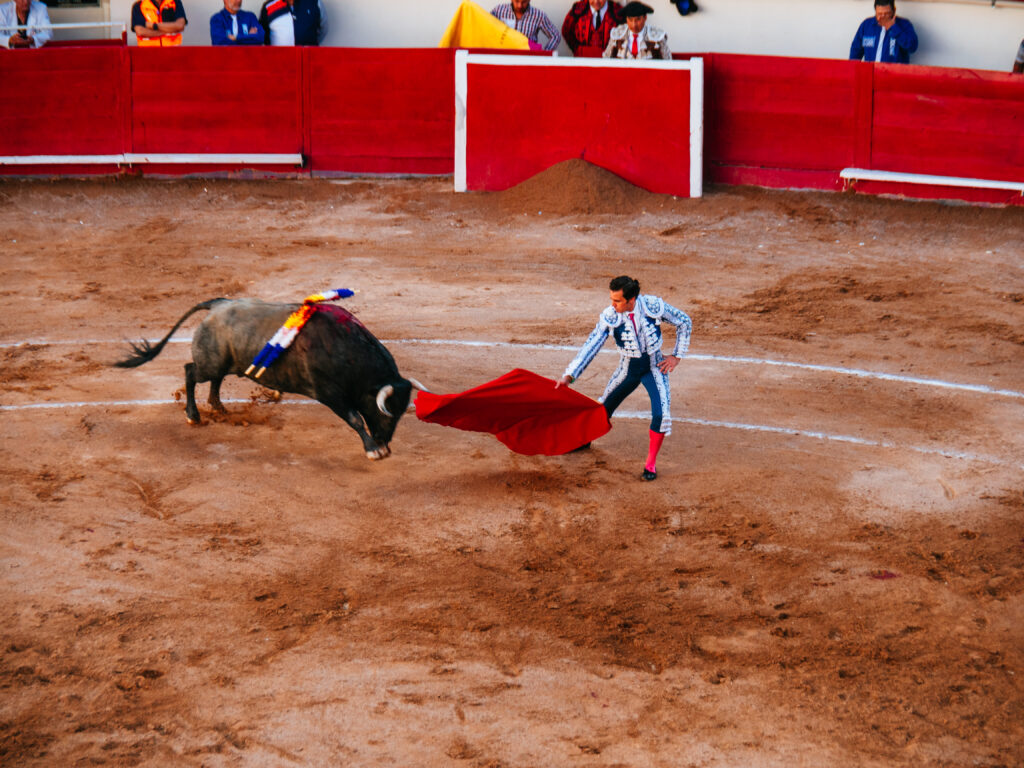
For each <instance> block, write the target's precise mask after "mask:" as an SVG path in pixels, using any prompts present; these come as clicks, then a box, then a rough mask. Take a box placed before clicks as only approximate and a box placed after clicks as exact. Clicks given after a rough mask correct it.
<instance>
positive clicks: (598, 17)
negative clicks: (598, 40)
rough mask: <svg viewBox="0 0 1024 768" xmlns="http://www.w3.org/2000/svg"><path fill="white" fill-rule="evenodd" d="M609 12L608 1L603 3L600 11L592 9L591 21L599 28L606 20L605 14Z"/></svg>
mask: <svg viewBox="0 0 1024 768" xmlns="http://www.w3.org/2000/svg"><path fill="white" fill-rule="evenodd" d="M607 12H608V3H605V4H604V5H602V6H601V10H600V11H595V10H594V9H593V8H591V9H590V23H591V24H592V25H593V27H594V29H597V28H598V26H599V25H600V24H601V22H602V21H604V15H605V14H606V13H607Z"/></svg>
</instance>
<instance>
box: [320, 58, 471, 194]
mask: <svg viewBox="0 0 1024 768" xmlns="http://www.w3.org/2000/svg"><path fill="white" fill-rule="evenodd" d="M307 55H308V57H309V77H310V88H309V109H308V114H309V123H310V129H309V131H310V142H309V157H310V162H311V167H312V171H313V172H314V173H336V172H341V173H423V174H446V173H451V172H452V170H453V159H452V157H453V154H452V153H453V151H454V141H455V139H454V136H455V118H454V114H455V109H454V106H453V99H454V97H453V89H454V79H455V75H454V71H455V70H454V66H455V51H453V50H451V49H448V48H434V49H430V48H427V49H409V50H401V49H388V50H379V49H369V48H366V49H358V48H357V49H342V48H312V49H309V50H308V51H307Z"/></svg>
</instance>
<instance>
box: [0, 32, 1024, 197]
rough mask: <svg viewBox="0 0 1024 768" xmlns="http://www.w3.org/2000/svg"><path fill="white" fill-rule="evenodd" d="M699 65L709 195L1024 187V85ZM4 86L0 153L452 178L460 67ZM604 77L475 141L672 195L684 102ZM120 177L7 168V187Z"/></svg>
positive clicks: (780, 65) (539, 103) (246, 63)
mask: <svg viewBox="0 0 1024 768" xmlns="http://www.w3.org/2000/svg"><path fill="white" fill-rule="evenodd" d="M699 55H701V56H702V58H703V59H704V65H705V71H704V77H705V100H704V104H705V125H704V135H705V146H704V158H705V168H704V171H705V179H706V180H708V181H712V182H714V181H717V182H722V183H730V184H735V183H747V184H759V185H764V186H773V187H812V188H818V189H839V188H842V182H841V180H840V179H839V171H840V170H841V169H842V168H845V167H851V166H852V167H860V168H870V169H876V170H886V171H904V172H910V173H924V174H935V175H943V176H961V177H971V178H983V179H999V180H1009V181H1024V141H1022V140H1021V136H1024V77H1019V76H1014V75H1010V74H1003V73H998V72H977V71H971V70H958V69H945V68H939V67H920V66H907V65H882V64H868V63H864V62H851V61H836V60H816V59H788V58H782V57H771V56H742V55H731V54H699ZM684 58H685V57H684ZM0 71H2V75H3V76H2V77H0V103H2V104H3V109H2V110H0V155H35V154H40V155H43V154H45V155H105V154H122V153H128V152H134V153H145V152H152V153H175V152H180V153H221V152H223V153H261V154H262V153H298V152H301V153H302V154H303V155H304V157H305V158H306V168H305V170H307V171H312V172H313V173H326V174H330V173H400V174H405V173H424V174H445V173H451V172H452V170H453V166H454V138H453V136H454V106H453V104H454V82H453V81H454V75H453V72H454V52H453V51H451V50H445V49H418V50H402V49H389V50H370V49H330V48H309V49H296V48H292V49H286V48H262V47H261V48H256V49H246V48H230V49H229V48H203V47H184V48H179V49H139V48H134V47H133V48H123V47H73V46H68V47H55V48H52V49H46V48H44V49H41V50H33V51H6V50H0ZM545 71H547V68H545ZM566 71H570V70H566ZM571 71H573V72H578V71H580V70H579V69H572V70H571ZM600 71H601V72H603V74H602V75H601V82H600V83H599V84H595V86H594V87H593V88H587V89H584V88H583V87H582V86H581V84H580V82H579V81H578V80H576V79H574V78H569V79H560V80H552V79H551V78H550V77H548V76H546V75H540V74H539V72H540V70H538V73H534V74H533V75H530V76H529V77H528V78H527V80H526V81H520V80H518V76H517V81H516V83H515V84H514V85H509V84H508V83H507V82H501V81H500V79H499V81H498V82H496V83H491V84H490V87H489V89H488V88H487V87H484V88H480V87H474V88H473V91H472V93H473V95H474V97H477V98H478V99H479V98H480V97H481V96H483V97H485V98H483V99H482V100H479V101H476V102H475V106H474V108H473V111H472V113H471V117H470V125H472V121H473V120H481V119H482V120H487V121H491V122H492V123H494V124H495V125H496V126H499V127H500V126H503V127H504V129H505V131H506V134H507V141H508V142H509V143H508V146H507V148H506V150H505V152H504V155H505V157H504V158H503V159H502V160H501V162H503V163H508V164H511V167H510V168H507V169H502V170H501V171H500V174H499V175H505V174H510V175H509V178H516V179H520V180H521V179H522V178H526V177H527V176H529V175H531V174H533V173H536V172H538V171H540V170H543V169H544V168H546V167H548V166H549V165H551V164H554V163H556V162H559V161H560V160H564V159H566V158H567V157H580V156H583V157H586V158H587V159H589V160H591V161H593V162H595V163H597V164H599V165H602V166H603V167H606V168H609V169H610V170H612V171H614V172H616V173H618V174H619V175H621V176H623V177H624V178H627V179H629V180H630V181H633V182H634V183H637V184H639V185H641V186H645V187H647V188H649V189H656V190H658V191H668V188H667V187H666V186H665V184H664V179H665V178H667V177H669V176H677V177H678V175H679V174H680V172H681V169H680V168H676V167H674V166H673V165H672V164H673V163H674V162H676V160H677V159H678V158H680V157H685V156H686V152H685V151H683V149H682V147H683V146H684V145H685V140H686V136H685V131H680V130H679V129H678V127H676V129H675V130H673V126H679V125H685V124H686V121H687V117H688V116H687V107H686V105H685V104H683V103H681V102H680V101H679V100H678V99H677V98H676V94H677V92H678V91H679V89H677V88H675V87H674V86H672V85H669V86H665V89H663V90H661V91H660V92H659V91H651V92H649V93H645V95H644V96H643V98H642V99H640V100H637V99H636V98H634V94H633V91H634V89H635V82H634V78H631V77H630V73H629V71H628V70H623V71H621V72H614V71H612V72H609V71H608V70H600ZM666 74H667V73H666ZM512 88H514V89H515V91H516V92H518V93H529V94H531V97H530V98H531V101H529V102H528V103H527V102H524V101H523V100H522V99H506V98H505V97H506V96H507V95H508V93H509V91H510V90H511V89H512ZM488 90H490V93H488ZM584 90H586V91H587V92H588V93H589V92H590V91H593V92H594V93H599V94H600V93H604V94H623V93H627V94H631V97H630V99H625V98H622V97H621V96H619V97H614V96H612V97H609V98H607V99H604V97H602V99H604V100H601V101H599V102H597V101H593V100H591V97H590V96H589V95H588V97H587V99H582V98H581V97H580V93H581V92H583V91H584ZM665 93H670V94H672V98H671V99H667V100H666V99H665V98H664V96H665ZM28 95H30V98H28ZM687 95H688V94H686V93H682V94H681V96H682V97H683V98H685V97H686V96H687ZM506 101H508V102H513V103H506ZM665 101H671V102H672V104H670V105H667V106H666V105H663V104H662V102H665ZM637 103H639V104H641V105H642V108H641V112H642V115H641V119H640V120H639V121H638V120H637V114H636V113H637V107H636V106H635V104H637ZM524 110H529V111H530V114H531V120H533V121H537V120H538V118H537V114H539V110H542V111H543V119H542V120H540V121H539V122H540V124H541V125H543V126H544V129H543V130H534V131H525V130H522V126H523V121H524ZM637 125H640V126H641V130H640V132H639V133H638V132H637V128H636V126H637ZM552 126H560V127H561V129H563V130H568V131H569V132H570V133H572V134H573V135H574V136H576V137H578V138H579V141H578V142H577V146H574V147H570V146H569V145H568V144H565V143H555V144H552V143H551V142H550V140H549V137H548V133H547V131H548V129H549V128H550V127H552ZM513 129H519V130H513ZM608 136H613V137H628V138H626V139H623V140H617V141H616V142H615V143H613V144H612V145H610V146H613V147H614V149H613V150H612V149H608V150H606V149H603V148H599V144H600V142H599V141H598V138H600V137H604V138H606V137H608ZM602 140H603V138H602ZM469 150H470V153H469V162H472V161H473V160H472V146H470V147H469ZM137 168H141V169H142V170H143V171H145V172H154V171H157V172H166V173H183V172H195V171H200V172H205V171H210V170H219V169H216V168H212V167H210V166H208V165H207V166H191V167H189V166H163V167H161V168H155V167H154V166H138V167H137ZM114 170H116V169H115V168H114V167H113V166H108V167H103V166H77V167H75V168H71V167H69V166H52V167H49V168H40V167H38V166H36V167H34V168H30V167H27V166H11V165H8V166H0V173H4V174H24V173H39V172H49V173H79V172H97V171H99V172H111V171H114ZM475 170H481V171H482V172H484V173H485V174H487V173H491V172H492V171H491V170H490V169H487V168H483V169H475ZM495 172H496V173H497V170H496V169H495ZM684 176H685V174H684ZM857 188H859V189H863V190H871V191H892V192H898V193H906V194H910V195H914V194H915V193H916V192H920V193H921V195H922V196H925V195H929V196H930V195H932V194H934V195H938V196H942V197H950V198H958V199H965V200H979V199H981V200H1009V201H1010V202H1013V203H1016V204H1024V198H1022V197H1021V196H1020V195H1014V194H1012V193H1010V194H1004V193H987V192H985V193H981V192H972V191H970V190H960V189H956V188H925V187H915V186H913V185H903V186H899V187H897V186H896V185H888V184H885V183H879V182H872V183H867V182H858V183H857Z"/></svg>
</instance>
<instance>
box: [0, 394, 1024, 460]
mask: <svg viewBox="0 0 1024 768" xmlns="http://www.w3.org/2000/svg"><path fill="white" fill-rule="evenodd" d="M178 402H179V401H177V400H174V399H171V398H167V399H158V400H94V401H91V402H71V403H26V404H23V405H0V412H3V411H39V410H66V409H69V408H126V407H136V406H145V405H174V404H176V403H178ZM223 402H225V403H252V402H253V401H252V400H251V399H249V398H225V399H224V400H223ZM280 404H283V405H314V404H317V401H316V400H282V401H280ZM409 408H410V409H412V408H413V406H412V404H410V405H409ZM612 418H615V419H644V420H646V419H650V418H651V412H650V411H616V413H615V415H614V416H613V417H612ZM672 420H673V421H674V422H676V423H681V424H693V425H695V426H700V427H713V428H716V429H736V430H741V431H744V432H763V433H767V434H772V435H788V436H790V437H804V438H810V439H814V440H822V441H825V442H832V443H847V444H851V445H858V446H863V447H867V448H885V449H890V450H895V451H899V450H907V451H912V452H914V453H920V454H925V455H928V456H942V457H944V458H947V459H959V460H961V461H977V462H983V463H985V464H997V465H1001V466H1010V467H1015V468H1016V469H1024V464H1019V463H1017V462H1013V461H1006V460H1005V459H1000V458H997V457H995V456H985V455H982V454H976V453H967V452H965V451H956V450H952V449H949V448H931V447H928V446H920V445H898V444H896V443H890V442H885V441H882V440H869V439H867V438H863V437H854V436H852V435H833V434H829V433H827V432H818V431H811V430H806V429H795V428H793V427H772V426H768V425H764V424H742V423H739V422H733V421H713V420H710V419H693V418H678V417H673V419H672Z"/></svg>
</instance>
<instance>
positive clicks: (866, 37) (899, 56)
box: [850, 0, 917, 64]
mask: <svg viewBox="0 0 1024 768" xmlns="http://www.w3.org/2000/svg"><path fill="white" fill-rule="evenodd" d="M916 50H917V33H916V32H915V31H914V25H913V24H911V23H910V22H909V21H907V20H906V19H901V18H899V17H898V16H896V0H875V18H873V19H864V22H863V23H862V24H861V25H860V28H859V29H858V30H857V34H856V35H855V36H854V38H853V44H852V45H851V46H850V58H851V59H854V60H856V61H860V60H861V59H864V61H884V62H891V61H896V62H899V63H900V64H908V63H910V54H912V53H913V52H914V51H916Z"/></svg>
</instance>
